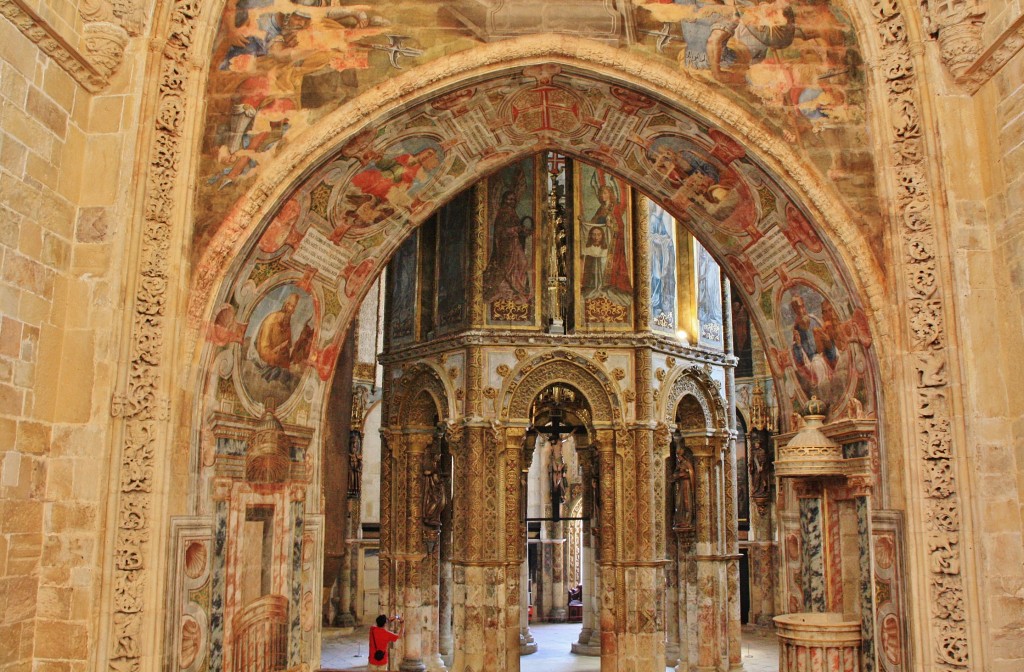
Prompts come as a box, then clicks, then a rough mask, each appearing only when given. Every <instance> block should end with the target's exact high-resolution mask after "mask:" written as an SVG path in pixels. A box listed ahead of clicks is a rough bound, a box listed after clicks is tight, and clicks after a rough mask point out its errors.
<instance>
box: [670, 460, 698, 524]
mask: <svg viewBox="0 0 1024 672" xmlns="http://www.w3.org/2000/svg"><path fill="white" fill-rule="evenodd" d="M695 481H696V479H695V478H694V472H693V463H692V462H691V461H690V458H689V457H688V456H687V455H686V453H684V452H683V451H682V450H680V451H679V452H678V453H677V454H676V469H675V473H673V474H672V529H673V530H675V531H676V532H689V531H691V530H693V529H694V527H695V525H694V519H695V513H696V506H695V502H696V496H695V488H696V482H695Z"/></svg>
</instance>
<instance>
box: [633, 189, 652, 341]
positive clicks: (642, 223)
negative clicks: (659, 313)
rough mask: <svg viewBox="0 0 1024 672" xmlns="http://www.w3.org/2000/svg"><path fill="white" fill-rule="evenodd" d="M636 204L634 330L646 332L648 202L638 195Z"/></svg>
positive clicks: (648, 302) (648, 306)
mask: <svg viewBox="0 0 1024 672" xmlns="http://www.w3.org/2000/svg"><path fill="white" fill-rule="evenodd" d="M633 202H634V203H636V222H637V225H636V226H635V227H634V228H633V231H635V232H636V237H635V239H634V240H635V242H634V245H635V246H636V253H635V254H634V255H633V259H635V260H636V276H635V277H636V329H637V331H648V330H649V329H650V328H651V249H650V240H649V235H650V225H649V220H650V201H649V200H648V199H647V197H646V196H642V195H640V194H639V193H637V194H636V198H635V199H634V201H633Z"/></svg>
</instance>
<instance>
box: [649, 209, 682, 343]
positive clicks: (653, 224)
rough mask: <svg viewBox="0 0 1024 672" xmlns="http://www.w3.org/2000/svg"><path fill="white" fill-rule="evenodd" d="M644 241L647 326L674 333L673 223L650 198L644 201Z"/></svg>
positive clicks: (674, 237)
mask: <svg viewBox="0 0 1024 672" xmlns="http://www.w3.org/2000/svg"><path fill="white" fill-rule="evenodd" d="M647 212H648V220H647V228H648V234H647V236H648V240H649V241H650V255H651V262H650V263H651V327H652V328H653V329H655V330H656V331H664V332H666V333H669V334H675V332H676V325H677V324H678V318H679V315H678V309H677V306H676V250H677V246H676V222H675V218H673V217H672V215H670V214H668V212H666V211H665V209H664V208H662V207H661V206H660V205H658V204H657V203H654V202H653V201H648V204H647Z"/></svg>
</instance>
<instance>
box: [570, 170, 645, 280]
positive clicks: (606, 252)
mask: <svg viewBox="0 0 1024 672" xmlns="http://www.w3.org/2000/svg"><path fill="white" fill-rule="evenodd" d="M594 179H595V180H596V181H597V189H596V192H597V201H598V206H597V209H596V210H595V211H594V213H593V215H591V217H590V220H589V221H588V222H587V224H589V225H590V226H591V228H590V230H589V232H588V233H587V244H586V246H585V247H584V249H583V252H582V256H583V263H584V268H583V288H584V289H587V290H591V292H593V291H597V290H604V291H606V292H607V291H611V292H612V293H621V294H625V295H629V294H630V293H632V291H633V283H632V281H631V280H630V277H629V269H628V268H627V264H626V243H625V229H626V223H625V211H626V207H627V203H628V201H627V200H626V197H625V195H624V194H620V193H619V192H618V189H617V188H616V186H617V185H615V186H613V185H614V181H613V179H612V178H607V177H605V176H604V175H603V174H601V172H600V171H597V172H595V175H594ZM588 261H589V268H590V270H589V271H588Z"/></svg>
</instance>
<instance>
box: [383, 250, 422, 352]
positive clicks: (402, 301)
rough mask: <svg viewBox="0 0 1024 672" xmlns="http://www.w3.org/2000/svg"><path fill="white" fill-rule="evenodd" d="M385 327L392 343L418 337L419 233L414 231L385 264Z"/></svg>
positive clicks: (412, 339)
mask: <svg viewBox="0 0 1024 672" xmlns="http://www.w3.org/2000/svg"><path fill="white" fill-rule="evenodd" d="M387 273H388V275H387V285H386V286H387V292H388V305H389V306H390V307H391V316H390V321H389V322H388V328H389V329H390V333H389V334H388V335H389V336H390V338H391V342H392V343H401V342H406V341H414V340H416V339H417V338H419V301H418V297H419V280H420V278H419V275H420V273H419V232H418V231H416V232H413V234H412V235H411V236H409V237H408V238H407V239H406V240H405V242H403V243H402V244H401V245H400V246H399V248H398V249H397V250H396V251H395V256H394V257H392V259H391V261H390V262H389V263H388V271H387Z"/></svg>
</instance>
